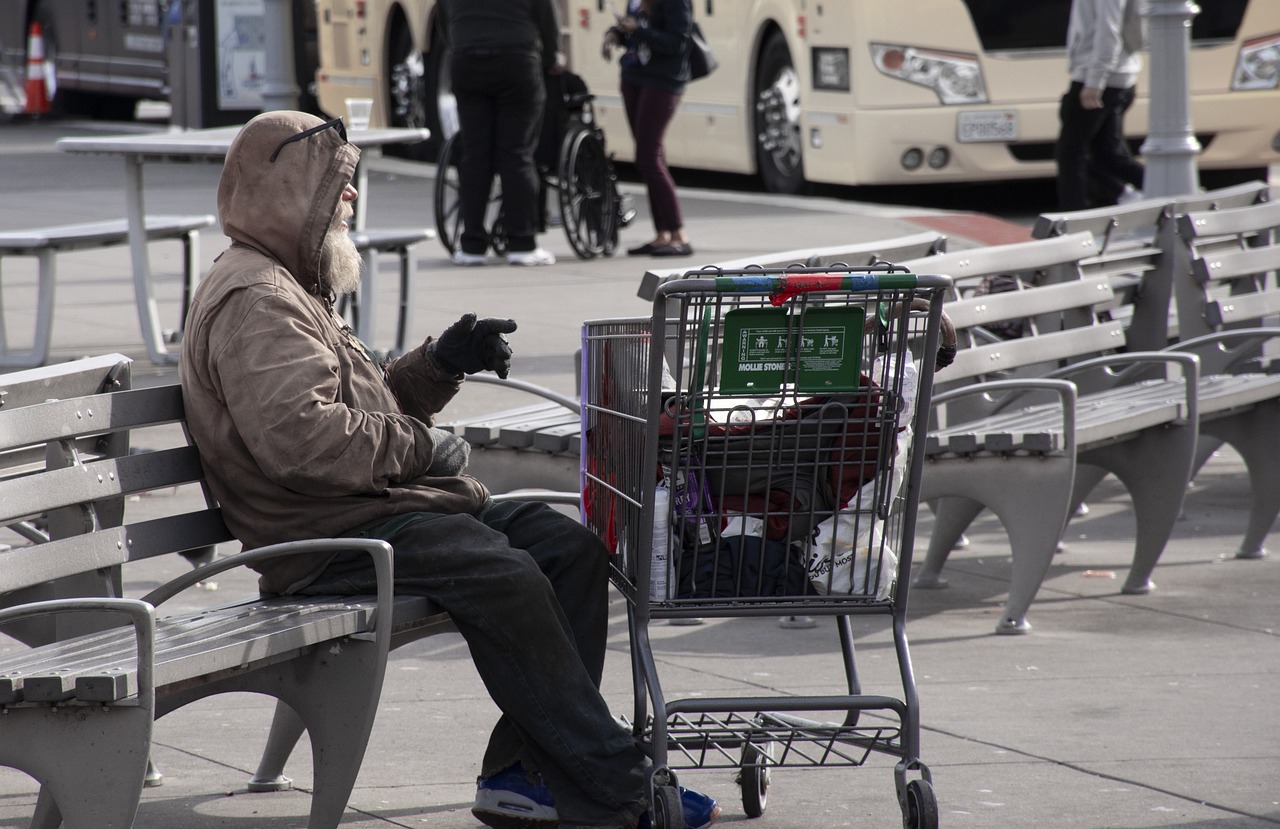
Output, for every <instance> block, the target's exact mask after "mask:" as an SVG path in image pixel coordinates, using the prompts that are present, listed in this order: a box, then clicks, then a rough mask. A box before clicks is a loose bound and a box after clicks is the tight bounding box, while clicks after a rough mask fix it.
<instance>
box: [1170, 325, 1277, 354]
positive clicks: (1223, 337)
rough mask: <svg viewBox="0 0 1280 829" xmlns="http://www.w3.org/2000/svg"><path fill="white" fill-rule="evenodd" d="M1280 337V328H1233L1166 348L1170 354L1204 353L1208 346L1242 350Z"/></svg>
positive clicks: (1202, 335) (1203, 335)
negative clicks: (1185, 352) (1184, 352)
mask: <svg viewBox="0 0 1280 829" xmlns="http://www.w3.org/2000/svg"><path fill="white" fill-rule="evenodd" d="M1276 337H1280V327H1275V326H1271V327H1257V328H1232V329H1230V330H1227V331H1216V332H1214V333H1212V334H1201V335H1200V336H1199V337H1192V338H1191V339H1189V340H1182V341H1181V342H1177V343H1174V344H1173V345H1171V346H1169V347H1168V348H1165V349H1164V350H1165V351H1169V352H1183V351H1203V350H1204V348H1205V347H1206V346H1212V345H1216V346H1228V347H1231V348H1237V349H1238V348H1241V347H1244V346H1248V345H1253V344H1261V343H1264V342H1266V341H1267V340H1270V339H1274V338H1276Z"/></svg>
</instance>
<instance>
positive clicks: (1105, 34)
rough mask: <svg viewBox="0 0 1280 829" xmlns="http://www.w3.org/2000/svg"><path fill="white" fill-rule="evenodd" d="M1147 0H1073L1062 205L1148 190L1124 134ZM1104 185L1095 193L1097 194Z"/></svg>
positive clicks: (1126, 197) (1063, 113)
mask: <svg viewBox="0 0 1280 829" xmlns="http://www.w3.org/2000/svg"><path fill="white" fill-rule="evenodd" d="M1141 2H1142V0H1073V2H1072V3H1071V17H1070V22H1069V23H1068V25H1067V66H1068V71H1069V72H1070V75H1071V86H1070V88H1068V90H1067V93H1066V94H1065V95H1063V96H1062V104H1061V106H1060V108H1059V110H1058V114H1059V118H1060V119H1061V122H1062V128H1061V132H1060V133H1059V136H1058V143H1057V147H1056V148H1055V151H1054V158H1055V160H1056V161H1057V163H1058V209H1059V210H1084V209H1085V208H1088V207H1092V206H1102V205H1107V204H1115V203H1117V202H1125V201H1132V200H1135V199H1138V198H1141V197H1142V195H1141V188H1142V179H1143V166H1142V164H1141V163H1139V162H1138V161H1137V160H1136V159H1134V157H1133V154H1132V153H1130V152H1129V145H1128V144H1126V143H1125V140H1124V115H1125V112H1127V111H1128V109H1129V107H1130V106H1131V105H1132V104H1133V98H1134V85H1135V84H1136V83H1137V80H1138V72H1139V71H1140V70H1141V69H1142V58H1141V57H1140V56H1139V55H1138V54H1137V53H1138V51H1139V50H1140V49H1141V48H1142V46H1143V41H1144V34H1143V21H1142V15H1141V12H1140V9H1139V6H1140V4H1141ZM1094 193H1096V196H1095V195H1092V194H1094Z"/></svg>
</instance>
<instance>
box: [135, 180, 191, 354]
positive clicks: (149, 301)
mask: <svg viewBox="0 0 1280 829" xmlns="http://www.w3.org/2000/svg"><path fill="white" fill-rule="evenodd" d="M124 173H125V188H124V194H125V213H126V216H127V217H128V219H129V256H130V258H131V259H132V260H133V296H134V301H135V302H136V303H137V306H138V324H139V326H140V327H141V328H142V342H143V344H144V345H146V347H147V356H149V357H150V358H151V362H153V363H155V364H156V365H172V364H174V363H177V362H178V355H177V354H176V353H175V352H171V351H169V349H167V348H166V347H165V344H164V335H163V334H162V333H161V330H160V314H159V311H158V310H157V308H156V298H155V292H154V291H153V290H152V284H151V262H150V260H149V259H148V257H147V224H146V222H147V211H146V206H145V204H144V203H143V198H142V161H141V160H140V159H139V158H137V156H133V155H126V156H125V157H124Z"/></svg>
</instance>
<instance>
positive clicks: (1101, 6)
mask: <svg viewBox="0 0 1280 829" xmlns="http://www.w3.org/2000/svg"><path fill="white" fill-rule="evenodd" d="M1125 2H1126V0H1096V1H1095V2H1094V18H1093V24H1094V25H1093V39H1092V49H1091V50H1090V52H1089V60H1088V62H1087V63H1086V65H1085V78H1084V88H1083V89H1082V90H1080V106H1082V107H1084V108H1085V109H1099V108H1101V107H1102V91H1103V90H1104V89H1105V88H1106V86H1107V81H1108V80H1109V79H1110V78H1111V75H1112V73H1113V72H1115V71H1116V67H1118V66H1119V65H1120V60H1121V58H1122V57H1123V55H1124V37H1123V28H1124V8H1125Z"/></svg>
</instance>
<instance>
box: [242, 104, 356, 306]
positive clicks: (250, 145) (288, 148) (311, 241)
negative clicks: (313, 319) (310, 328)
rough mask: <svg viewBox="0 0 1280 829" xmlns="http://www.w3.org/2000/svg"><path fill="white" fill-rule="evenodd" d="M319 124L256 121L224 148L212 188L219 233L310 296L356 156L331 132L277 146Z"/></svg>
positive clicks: (268, 117) (312, 119)
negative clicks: (280, 269)
mask: <svg viewBox="0 0 1280 829" xmlns="http://www.w3.org/2000/svg"><path fill="white" fill-rule="evenodd" d="M323 123H325V122H324V121H322V120H320V119H319V118H317V117H316V116H314V115H309V114H307V113H305V112H265V113H263V114H262V115H259V116H257V117H256V118H254V119H253V120H251V121H250V122H249V123H248V124H246V125H245V127H244V129H242V130H241V131H240V134H239V135H237V136H236V138H235V140H234V141H232V142H231V149H230V150H229V151H228V152H227V160H226V165H225V166H224V167H223V169H222V179H221V180H220V181H219V182H218V219H219V221H220V222H221V223H222V232H223V233H225V234H226V235H227V236H229V237H230V238H231V239H232V240H233V241H235V242H238V243H240V244H242V245H248V246H249V247H251V248H253V249H255V250H257V251H259V252H261V253H263V254H266V255H267V256H269V257H271V258H272V259H274V260H276V261H277V262H279V263H280V264H281V265H283V266H284V268H285V270H287V271H288V272H289V273H291V274H292V275H293V277H294V279H296V280H298V283H299V284H300V285H302V287H303V288H305V289H307V291H308V292H309V293H313V294H319V293H321V287H322V286H320V284H319V283H320V276H319V275H320V274H321V273H324V272H325V270H326V267H325V263H322V262H321V261H320V252H321V249H322V243H323V241H324V236H325V233H326V232H328V229H329V226H330V224H331V223H332V221H333V217H334V214H335V213H336V212H337V210H338V205H339V203H340V202H341V199H342V191H343V190H344V189H345V188H346V186H347V183H348V182H350V181H351V179H352V177H353V176H354V175H355V171H356V162H357V161H358V160H359V158H360V150H359V149H357V148H356V147H355V146H354V145H352V144H348V143H347V142H346V141H344V140H343V138H342V136H340V135H339V134H338V131H337V130H336V129H326V130H321V131H319V132H317V133H315V134H314V135H309V136H307V137H306V138H304V139H302V140H300V141H294V142H292V143H289V144H286V145H284V146H283V147H281V143H282V142H284V141H285V140H287V139H289V138H291V137H293V136H295V135H297V134H298V133H300V132H303V131H305V130H308V129H311V128H312V127H316V126H319V125H321V124H323ZM277 148H279V150H280V152H279V153H278V154H277V155H276V159H275V161H272V160H271V155H272V153H275V152H276V150H277Z"/></svg>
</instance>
